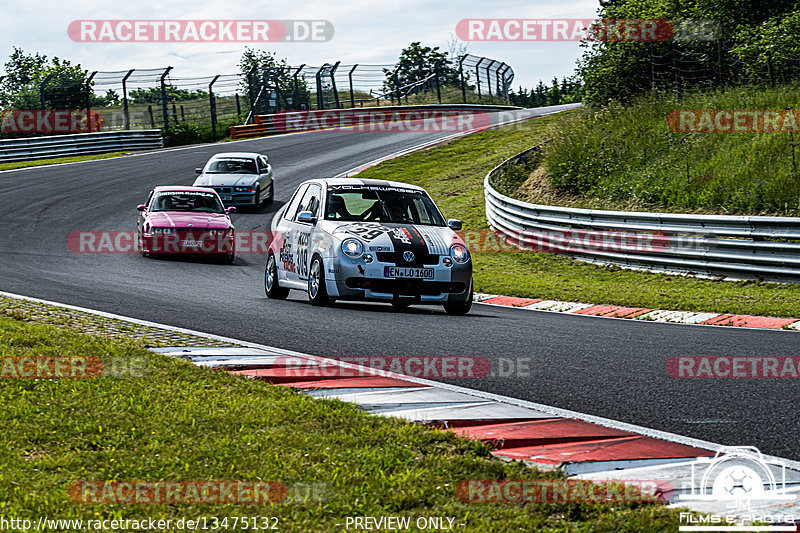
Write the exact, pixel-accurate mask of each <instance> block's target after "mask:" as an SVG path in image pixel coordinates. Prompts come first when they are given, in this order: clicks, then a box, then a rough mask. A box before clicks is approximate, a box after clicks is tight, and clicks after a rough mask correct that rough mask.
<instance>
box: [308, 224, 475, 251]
mask: <svg viewBox="0 0 800 533" xmlns="http://www.w3.org/2000/svg"><path fill="white" fill-rule="evenodd" d="M320 224H321V226H322V230H323V231H325V232H326V233H330V234H331V235H333V236H334V237H336V238H338V239H340V240H344V239H346V238H348V237H356V238H358V239H359V240H360V241H361V242H362V243H364V249H365V251H367V252H394V251H398V250H411V251H412V252H417V253H425V252H427V253H428V254H431V255H447V254H448V253H449V251H450V246H451V245H452V244H454V243H456V242H462V241H461V239H460V237H458V235H456V233H455V232H454V231H453V230H451V229H450V228H448V227H443V226H426V225H422V224H403V223H379V222H332V221H329V220H323V221H320Z"/></svg>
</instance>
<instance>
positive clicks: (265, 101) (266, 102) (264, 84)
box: [261, 67, 277, 115]
mask: <svg viewBox="0 0 800 533" xmlns="http://www.w3.org/2000/svg"><path fill="white" fill-rule="evenodd" d="M270 70H272V68H271V67H267V68H265V69H264V78H263V80H262V82H261V87H262V89H261V94H263V95H264V98H262V99H261V110H262V112H263V113H264V114H265V115H268V114H269V97H270V96H271V91H268V89H267V88H268V87H269V71H270ZM276 89H277V87H276ZM275 103H276V104H277V102H275Z"/></svg>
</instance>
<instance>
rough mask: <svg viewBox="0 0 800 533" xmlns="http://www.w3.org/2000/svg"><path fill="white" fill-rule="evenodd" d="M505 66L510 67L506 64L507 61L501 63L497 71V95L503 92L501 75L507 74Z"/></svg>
mask: <svg viewBox="0 0 800 533" xmlns="http://www.w3.org/2000/svg"><path fill="white" fill-rule="evenodd" d="M504 67H508V65H506V64H505V63H500V66H499V67H497V72H496V73H495V75H496V76H497V86H496V89H497V92H496V93H495V94H497V96H500V94H501V93H502V92H503V89H501V88H500V75H501V74H505V72H506V69H505V68H504Z"/></svg>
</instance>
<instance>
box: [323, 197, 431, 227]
mask: <svg viewBox="0 0 800 533" xmlns="http://www.w3.org/2000/svg"><path fill="white" fill-rule="evenodd" d="M325 219H326V220H340V221H343V222H344V221H347V222H355V221H363V222H396V223H410V224H423V225H429V226H444V225H445V223H444V219H443V218H442V215H441V214H440V213H439V210H438V209H437V208H436V206H435V205H434V203H433V201H432V200H431V199H430V198H429V197H428V195H426V194H424V193H422V192H417V191H399V190H396V189H388V188H387V189H378V190H376V189H373V188H369V189H367V188H365V189H354V188H347V189H337V188H333V189H332V190H329V191H328V201H327V202H326V208H325Z"/></svg>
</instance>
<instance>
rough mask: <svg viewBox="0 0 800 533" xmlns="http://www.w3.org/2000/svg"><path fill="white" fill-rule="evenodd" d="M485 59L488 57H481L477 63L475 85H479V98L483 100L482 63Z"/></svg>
mask: <svg viewBox="0 0 800 533" xmlns="http://www.w3.org/2000/svg"><path fill="white" fill-rule="evenodd" d="M484 59H486V58H485V57H482V58H480V59H479V60H478V64H477V65H475V85H477V87H478V100H481V101H482V100H483V97H482V96H481V63H483V60H484Z"/></svg>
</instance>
